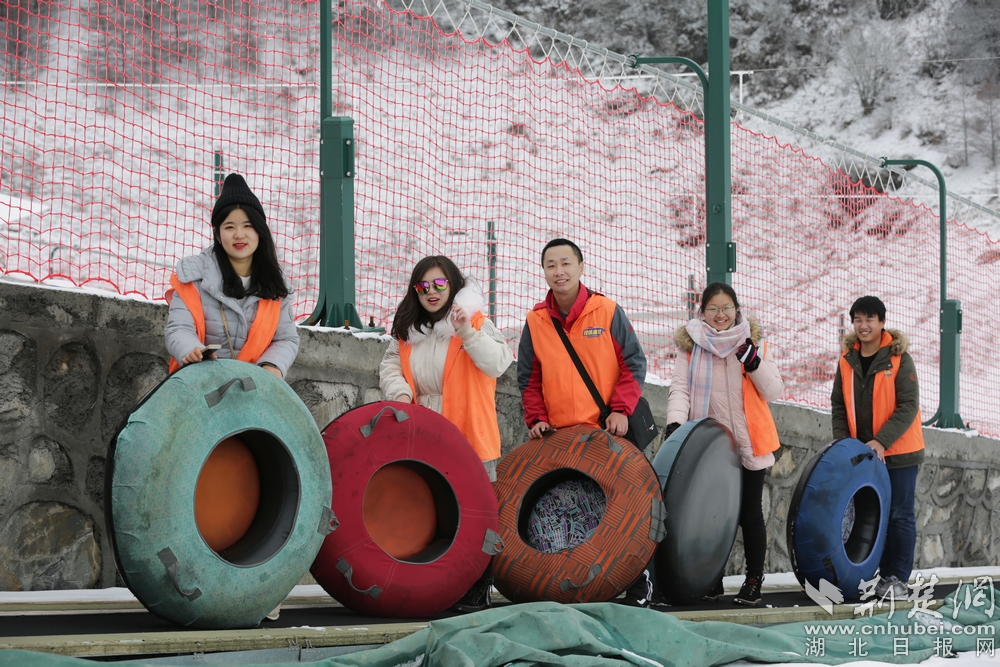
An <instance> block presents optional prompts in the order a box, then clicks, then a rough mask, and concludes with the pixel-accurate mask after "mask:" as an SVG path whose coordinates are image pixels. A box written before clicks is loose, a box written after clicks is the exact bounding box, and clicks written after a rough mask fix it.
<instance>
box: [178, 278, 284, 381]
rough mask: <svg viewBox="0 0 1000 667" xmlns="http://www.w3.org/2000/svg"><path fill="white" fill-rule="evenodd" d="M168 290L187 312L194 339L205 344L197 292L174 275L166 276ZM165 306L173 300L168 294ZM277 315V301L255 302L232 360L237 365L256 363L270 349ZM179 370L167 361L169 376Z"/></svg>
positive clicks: (193, 287) (279, 308)
mask: <svg viewBox="0 0 1000 667" xmlns="http://www.w3.org/2000/svg"><path fill="white" fill-rule="evenodd" d="M170 286H171V287H173V288H174V289H173V291H174V293H175V294H176V295H177V296H179V297H180V298H181V301H183V302H184V305H185V306H187V309H188V310H189V311H191V317H192V318H193V319H194V331H195V333H196V334H197V335H198V340H200V341H201V344H202V345H204V344H205V310H204V309H203V308H202V306H201V290H200V289H199V288H198V286H197V285H195V284H194V283H182V282H181V281H180V279H179V278H178V277H177V274H176V273H173V274H171V275H170ZM167 297H168V298H167V302H168V303H169V302H170V299H171V298H173V297H172V295H170V294H169V293H168V295H167ZM280 315H281V299H261V300H260V301H258V302H257V315H256V316H255V317H254V319H253V324H251V325H250V331H249V332H248V333H247V340H246V343H244V345H243V349H242V350H240V351H239V353H238V354H237V355H236V358H237V359H238V360H239V361H247V362H249V363H251V364H255V363H257V360H258V359H260V357H261V355H262V354H264V352H265V351H266V350H267V348H268V347H270V345H271V341H272V340H273V339H274V333H275V332H276V331H277V330H278V318H279V316H280ZM180 367H181V365H180V363H179V362H178V361H177V360H176V359H174V358H173V357H171V358H170V369H169V372H171V373H173V372H174V371H176V370H177V369H179V368H180Z"/></svg>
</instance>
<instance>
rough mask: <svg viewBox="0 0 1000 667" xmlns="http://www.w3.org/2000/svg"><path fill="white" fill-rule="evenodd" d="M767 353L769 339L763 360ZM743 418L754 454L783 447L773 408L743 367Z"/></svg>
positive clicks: (689, 356) (689, 360)
mask: <svg viewBox="0 0 1000 667" xmlns="http://www.w3.org/2000/svg"><path fill="white" fill-rule="evenodd" d="M766 354H767V341H766V340H765V341H764V345H763V347H762V348H761V355H760V358H761V360H763V359H764V355H766ZM690 362H691V353H690V352H688V363H690ZM741 393H742V394H743V419H744V420H745V421H746V423H747V434H749V436H750V448H751V449H752V450H753V455H754V456H764V455H765V454H770V453H771V452H775V451H777V450H778V448H779V447H781V440H780V439H779V438H778V427H777V426H775V425H774V417H773V416H771V408H770V407H768V405H767V403H766V402H765V401H764V399H763V398H761V397H760V393H759V392H758V391H757V385H755V384H754V383H753V380H751V379H750V374H749V373H747V372H746V369H743V391H742V392H741Z"/></svg>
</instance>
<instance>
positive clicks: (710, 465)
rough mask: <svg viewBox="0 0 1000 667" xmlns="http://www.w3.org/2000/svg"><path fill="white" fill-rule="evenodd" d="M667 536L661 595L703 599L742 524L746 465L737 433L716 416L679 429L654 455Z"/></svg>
mask: <svg viewBox="0 0 1000 667" xmlns="http://www.w3.org/2000/svg"><path fill="white" fill-rule="evenodd" d="M653 470H655V471H656V475H657V477H659V481H660V490H661V491H662V492H663V505H664V508H665V512H664V517H665V518H664V524H665V527H666V534H665V535H664V537H663V539H662V540H661V541H660V544H659V546H658V547H657V548H656V556H655V559H656V560H655V562H656V580H657V587H658V588H659V591H660V594H661V595H662V596H663V597H664V598H665V599H666V600H667V602H670V603H672V604H692V603H695V602H700V601H701V599H702V597H703V596H704V595H705V594H706V593H708V591H709V590H710V589H711V588H712V585H713V584H715V582H717V581H718V580H719V579H721V578H722V574H723V572H724V571H725V569H726V563H728V562H729V552H730V551H732V549H733V542H735V541H736V529H737V528H738V527H739V524H740V500H741V496H742V492H743V469H742V466H741V465H740V458H739V455H738V454H737V453H736V440H735V438H733V434H732V432H730V430H729V429H728V428H726V427H725V426H724V425H723V424H720V423H719V422H717V421H715V420H714V419H710V418H706V419H693V420H691V421H689V422H687V423H685V424H683V425H682V426H681V427H680V428H679V429H677V430H676V431H674V432H673V433H672V434H671V435H670V437H669V438H667V439H666V440H665V441H664V442H663V444H662V445H661V446H660V450H659V451H658V452H657V453H656V457H655V458H654V459H653Z"/></svg>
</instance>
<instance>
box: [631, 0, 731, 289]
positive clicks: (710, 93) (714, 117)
mask: <svg viewBox="0 0 1000 667" xmlns="http://www.w3.org/2000/svg"><path fill="white" fill-rule="evenodd" d="M627 62H628V64H629V66H630V67H633V68H637V67H639V66H641V65H647V64H649V65H652V64H657V63H677V64H680V65H685V66H687V67H690V68H691V69H692V70H694V72H695V73H696V74H697V75H698V78H699V79H700V80H701V87H702V90H703V91H704V98H705V213H706V218H707V220H706V229H705V232H706V240H705V272H706V276H707V279H708V282H709V283H713V282H724V283H730V284H731V283H732V274H733V273H735V272H736V244H735V243H733V218H732V215H733V214H732V197H733V185H732V169H731V146H730V134H729V114H730V103H729V75H730V72H729V0H708V71H709V72H711V75H712V76H711V78H709V76H708V75H707V74H706V73H705V70H703V69H702V68H701V67H700V66H699V65H698V63H696V62H694V61H693V60H691V59H690V58H682V57H680V56H664V57H653V58H644V57H639V56H637V55H631V56H629V57H628V61H627Z"/></svg>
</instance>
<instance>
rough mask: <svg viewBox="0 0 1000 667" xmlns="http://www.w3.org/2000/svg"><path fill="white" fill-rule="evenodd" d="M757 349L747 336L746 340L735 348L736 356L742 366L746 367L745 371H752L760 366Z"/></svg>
mask: <svg viewBox="0 0 1000 667" xmlns="http://www.w3.org/2000/svg"><path fill="white" fill-rule="evenodd" d="M758 349H759V348H758V347H757V346H756V345H754V344H753V341H752V340H750V339H749V338H747V342H745V343H743V344H742V345H740V346H739V347H738V348H736V358H737V359H739V360H740V363H741V364H743V368H744V369H746V372H747V373H753V372H754V371H755V370H757V367H758V366H760V355H759V354H758V352H757V350H758Z"/></svg>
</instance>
